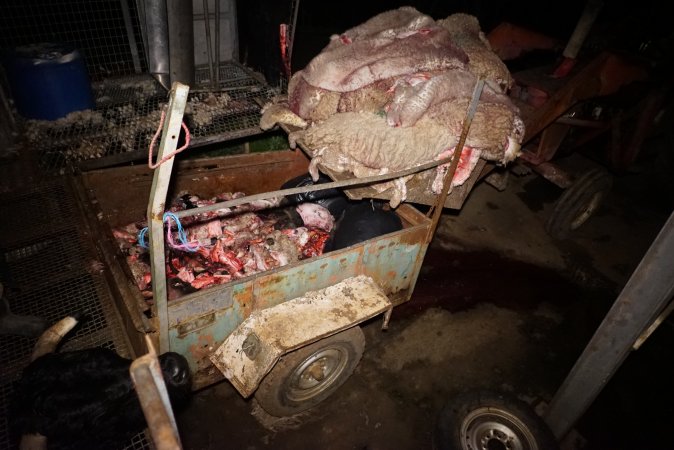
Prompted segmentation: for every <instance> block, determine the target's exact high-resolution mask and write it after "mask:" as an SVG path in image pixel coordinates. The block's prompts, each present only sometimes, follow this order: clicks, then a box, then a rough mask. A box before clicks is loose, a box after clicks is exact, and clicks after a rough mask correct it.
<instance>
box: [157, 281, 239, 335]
mask: <svg viewBox="0 0 674 450" xmlns="http://www.w3.org/2000/svg"><path fill="white" fill-rule="evenodd" d="M232 303H233V300H232V287H231V286H223V287H222V288H220V289H205V290H202V291H198V292H196V293H194V294H192V295H190V296H188V297H184V298H182V299H179V300H176V301H174V302H171V303H170V305H169V311H170V312H169V325H170V326H171V327H175V326H180V325H182V324H185V323H187V322H189V321H190V320H191V319H192V318H194V317H200V316H203V315H206V314H208V313H211V312H213V311H218V310H221V309H226V308H229V307H231V306H232Z"/></svg>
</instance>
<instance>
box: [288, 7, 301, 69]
mask: <svg viewBox="0 0 674 450" xmlns="http://www.w3.org/2000/svg"><path fill="white" fill-rule="evenodd" d="M299 10H300V0H293V2H292V4H291V15H292V19H291V21H290V33H288V64H289V65H290V66H291V67H292V64H293V45H294V43H295V28H297V14H298V12H299Z"/></svg>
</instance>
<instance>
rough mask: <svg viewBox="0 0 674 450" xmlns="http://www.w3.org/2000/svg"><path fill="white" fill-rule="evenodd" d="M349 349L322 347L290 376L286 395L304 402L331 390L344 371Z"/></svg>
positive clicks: (335, 346) (290, 398)
mask: <svg viewBox="0 0 674 450" xmlns="http://www.w3.org/2000/svg"><path fill="white" fill-rule="evenodd" d="M347 362H348V351H347V349H345V348H344V347H343V346H339V345H333V346H331V347H327V348H322V349H320V350H318V351H317V352H315V353H313V354H312V355H311V356H309V357H308V358H307V359H305V360H304V361H302V363H301V364H299V365H298V366H297V367H296V368H295V370H293V372H292V374H291V375H290V378H289V383H288V385H287V387H286V392H285V396H286V398H288V399H289V400H291V401H293V402H302V401H307V400H310V399H312V398H314V397H316V396H319V395H321V394H323V393H324V392H326V391H327V390H329V389H330V388H331V387H332V386H333V385H334V383H335V381H337V380H338V379H339V376H340V375H341V374H342V372H344V369H345V368H346V364H347Z"/></svg>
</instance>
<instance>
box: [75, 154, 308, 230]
mask: <svg viewBox="0 0 674 450" xmlns="http://www.w3.org/2000/svg"><path fill="white" fill-rule="evenodd" d="M186 152H189V149H188V150H186ZM175 166H176V168H177V169H176V170H175V171H174V172H175V173H174V174H173V177H172V180H171V186H170V191H169V197H170V195H171V193H177V192H180V191H188V192H194V193H198V194H199V195H201V196H204V197H213V196H215V195H217V194H221V193H222V192H223V190H229V191H232V192H235V191H241V192H245V193H246V194H255V193H260V192H268V191H273V190H276V189H278V188H279V187H280V186H281V185H282V184H283V183H285V182H286V181H288V180H289V179H291V178H293V177H296V176H298V175H301V174H303V173H307V169H308V166H309V160H308V158H307V157H306V156H305V155H304V153H302V152H301V151H299V150H296V151H290V150H288V151H277V152H268V153H251V154H247V155H234V156H227V157H221V158H205V159H198V160H183V161H178V162H176V163H175ZM81 179H82V182H83V184H84V186H85V187H86V188H87V189H88V190H89V192H90V193H91V194H92V197H94V198H92V200H91V202H90V203H92V204H93V203H95V204H96V206H98V207H100V210H101V212H102V216H101V220H102V221H104V222H105V223H107V224H109V226H110V227H116V226H120V225H126V224H128V223H131V222H133V221H139V220H143V219H144V218H145V213H146V210H147V199H148V198H149V195H150V188H151V186H152V171H151V170H150V169H149V168H148V167H147V166H146V165H137V166H127V167H114V168H109V169H101V170H94V171H90V172H84V173H82V174H81ZM120 186H124V189H119V187H120ZM92 206H93V205H92Z"/></svg>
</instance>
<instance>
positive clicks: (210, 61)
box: [203, 0, 220, 88]
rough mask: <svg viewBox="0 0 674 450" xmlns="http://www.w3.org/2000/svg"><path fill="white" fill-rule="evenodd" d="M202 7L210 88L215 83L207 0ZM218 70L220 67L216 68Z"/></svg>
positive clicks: (204, 0)
mask: <svg viewBox="0 0 674 450" xmlns="http://www.w3.org/2000/svg"><path fill="white" fill-rule="evenodd" d="M203 7H204V28H205V30H206V53H208V77H209V78H208V81H210V82H211V88H213V87H214V86H213V83H215V73H214V71H213V48H212V46H211V14H210V13H209V12H208V0H203ZM218 70H220V68H218Z"/></svg>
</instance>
